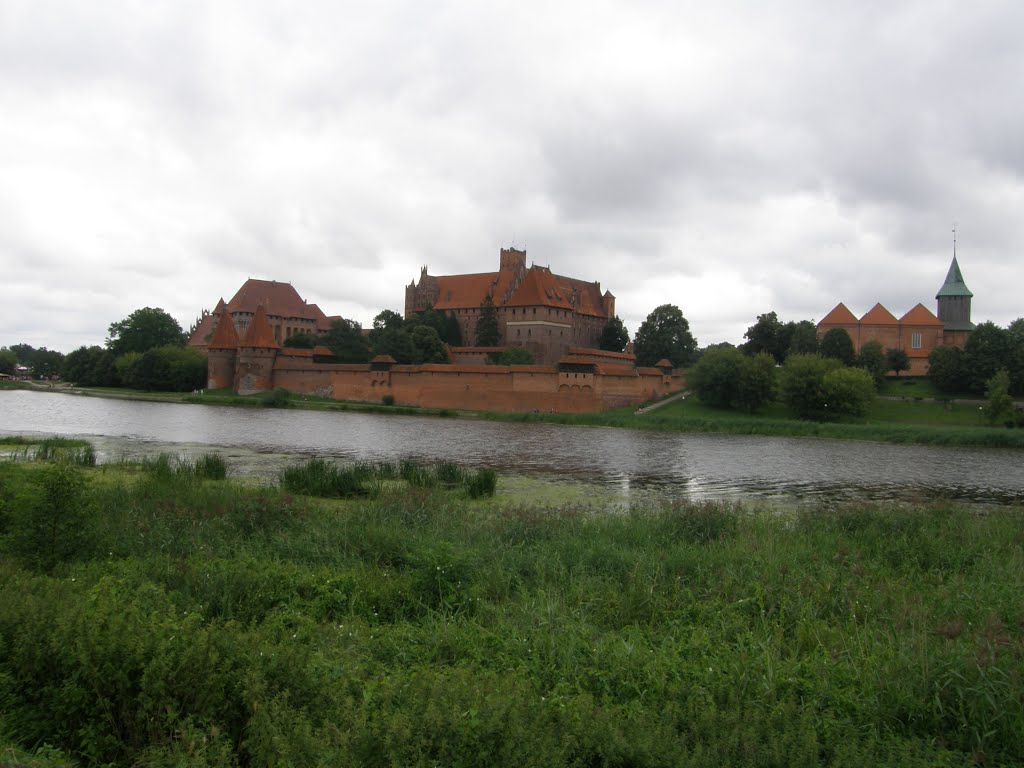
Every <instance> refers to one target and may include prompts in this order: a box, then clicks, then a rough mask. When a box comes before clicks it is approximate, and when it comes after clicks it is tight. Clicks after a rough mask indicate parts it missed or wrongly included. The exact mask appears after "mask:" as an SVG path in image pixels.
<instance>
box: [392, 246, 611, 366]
mask: <svg viewBox="0 0 1024 768" xmlns="http://www.w3.org/2000/svg"><path fill="white" fill-rule="evenodd" d="M488 297H490V299H491V301H492V302H493V303H494V307H495V310H496V314H497V318H498V331H499V333H500V340H499V342H498V345H497V346H499V347H522V348H523V349H526V350H528V351H529V352H530V353H531V354H532V355H533V358H534V360H535V361H536V362H537V364H539V365H554V364H555V363H557V362H558V361H559V360H560V359H562V358H563V357H565V356H566V355H567V354H569V350H570V349H571V348H580V347H581V348H595V347H597V346H598V338H599V337H600V335H601V331H602V330H603V329H604V326H605V325H606V324H607V323H608V320H609V319H611V318H612V317H614V316H615V297H614V296H613V295H612V294H611V292H609V291H605V292H604V293H601V284H600V283H598V282H596V281H595V282H592V283H588V282H586V281H584V280H578V279H576V278H572V277H563V276H562V275H557V274H555V273H554V272H552V271H551V269H550V268H548V267H540V266H537V265H531V266H530V267H527V266H526V251H520V250H517V249H515V248H502V249H501V255H500V258H499V261H498V271H497V272H482V273H478V274H469V275H443V276H435V275H431V274H429V273H428V272H427V268H426V267H423V269H422V271H421V272H420V279H419V282H418V283H417V282H416V281H415V280H414V281H413V282H412V283H410V284H409V285H408V286H406V288H405V316H406V317H409V316H410V315H412V314H414V313H416V312H422V311H423V310H424V309H426V308H427V307H428V306H432V307H433V308H434V309H437V310H444V311H446V312H450V313H452V314H453V315H454V316H455V318H456V320H458V322H459V330H460V331H461V333H462V342H463V344H466V345H467V346H471V345H476V344H477V341H476V322H477V320H478V319H479V318H480V312H481V305H482V304H483V303H484V301H485V300H486V299H487V298H488Z"/></svg>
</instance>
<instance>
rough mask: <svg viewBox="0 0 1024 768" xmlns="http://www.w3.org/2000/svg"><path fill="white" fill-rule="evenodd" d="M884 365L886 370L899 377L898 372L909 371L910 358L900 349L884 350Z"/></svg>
mask: <svg viewBox="0 0 1024 768" xmlns="http://www.w3.org/2000/svg"><path fill="white" fill-rule="evenodd" d="M885 364H886V366H887V368H886V370H889V371H893V372H894V373H895V374H896V375H897V376H899V375H900V371H909V370H910V357H909V356H908V355H907V353H906V352H905V351H904V350H902V349H887V350H885Z"/></svg>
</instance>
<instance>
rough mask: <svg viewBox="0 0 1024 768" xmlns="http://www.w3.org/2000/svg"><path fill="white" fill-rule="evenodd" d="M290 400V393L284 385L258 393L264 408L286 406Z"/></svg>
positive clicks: (289, 403)
mask: <svg viewBox="0 0 1024 768" xmlns="http://www.w3.org/2000/svg"><path fill="white" fill-rule="evenodd" d="M291 402H292V393H291V392H289V391H288V390H287V389H285V388H284V387H274V388H273V389H272V390H270V391H269V392H264V393H263V394H261V395H260V404H261V405H262V406H263V407H264V408H287V407H288V406H289V405H291Z"/></svg>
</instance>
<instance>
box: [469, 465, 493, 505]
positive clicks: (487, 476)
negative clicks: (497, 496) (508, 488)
mask: <svg viewBox="0 0 1024 768" xmlns="http://www.w3.org/2000/svg"><path fill="white" fill-rule="evenodd" d="M497 488H498V473H497V472H495V471H494V470H493V469H487V468H481V469H478V470H477V471H476V472H473V473H472V474H469V475H467V477H466V492H467V493H468V494H469V498H471V499H479V498H482V497H484V496H493V495H494V493H495V491H496V490H497Z"/></svg>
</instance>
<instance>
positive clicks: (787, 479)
mask: <svg viewBox="0 0 1024 768" xmlns="http://www.w3.org/2000/svg"><path fill="white" fill-rule="evenodd" d="M0 434H33V435H36V434H46V435H62V436H67V437H72V436H74V437H84V438H87V439H89V440H91V441H92V442H93V444H94V446H95V447H96V449H97V452H98V454H99V458H100V461H112V460H117V459H119V458H122V457H124V458H133V457H139V456H143V455H152V454H156V453H160V452H172V453H176V454H179V455H183V456H196V455H199V454H202V453H205V452H209V451H211V450H212V451H217V452H218V453H221V454H222V455H224V457H225V458H226V459H227V461H228V466H229V471H230V472H231V473H232V474H235V475H256V476H258V477H264V478H272V477H274V476H276V474H277V472H278V471H279V470H280V468H281V466H283V465H284V464H285V463H287V462H291V461H298V460H301V459H303V458H306V457H311V456H321V457H328V458H336V459H339V460H356V459H369V460H377V459H392V460H393V459H398V458H410V459H413V460H417V461H436V460H447V461H454V462H457V463H459V464H462V465H467V466H488V467H492V468H494V469H496V470H497V471H498V472H499V476H506V477H511V476H530V477H533V478H536V479H537V480H538V481H539V482H544V483H549V484H553V485H561V484H572V485H574V486H578V487H580V488H582V489H583V495H584V497H586V496H587V494H588V493H589V490H590V489H593V490H594V492H595V493H597V492H600V493H601V494H605V495H612V496H616V497H618V498H622V499H627V500H631V501H632V500H637V499H643V498H645V497H646V496H648V495H656V496H658V497H669V498H688V499H707V500H743V501H766V502H783V503H791V502H797V503H801V502H808V501H811V502H815V503H817V502H820V501H822V500H835V501H851V500H862V499H867V500H898V501H921V500H929V499H937V498H952V499H957V500H961V501H968V502H971V503H980V504H985V505H987V504H1020V503H1024V468H1022V459H1024V456H1022V455H1021V454H1020V453H1019V452H1014V451H1006V450H999V449H983V448H943V447H931V446H913V445H887V444H882V443H863V442H846V441H839V440H820V439H797V438H783V437H746V436H736V435H713V434H685V433H668V432H641V431H633V430H625V429H611V428H593V427H571V426H562V425H548V424H516V423H506V422H489V421H478V420H475V419H443V418H433V417H420V416H399V415H394V416H392V415H386V414H361V413H352V412H337V411H329V412H321V411H302V410H274V409H260V408H231V407H224V406H198V405H185V404H179V403H152V402H140V401H131V400H114V399H106V398H98V397H82V396H76V395H69V394H59V393H47V392H32V391H26V390H6V391H0ZM500 487H501V486H500V485H499V488H500Z"/></svg>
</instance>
